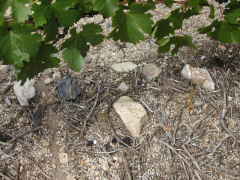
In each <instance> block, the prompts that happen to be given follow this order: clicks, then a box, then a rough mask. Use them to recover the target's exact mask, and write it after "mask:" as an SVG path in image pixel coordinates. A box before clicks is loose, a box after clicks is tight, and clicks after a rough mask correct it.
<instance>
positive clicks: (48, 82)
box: [44, 78, 53, 84]
mask: <svg viewBox="0 0 240 180" xmlns="http://www.w3.org/2000/svg"><path fill="white" fill-rule="evenodd" d="M52 81H53V79H52V78H46V79H44V84H50V83H51V82H52Z"/></svg>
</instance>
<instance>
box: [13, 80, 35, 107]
mask: <svg viewBox="0 0 240 180" xmlns="http://www.w3.org/2000/svg"><path fill="white" fill-rule="evenodd" d="M20 83H21V82H20V81H19V82H15V83H14V86H13V89H14V93H15V95H16V96H17V99H18V102H19V103H20V105H21V106H28V105H29V103H28V100H30V99H31V98H33V97H34V96H35V94H36V93H35V87H34V83H35V81H34V80H33V79H32V80H30V81H29V80H28V79H27V81H26V82H25V83H24V85H23V86H21V85H20Z"/></svg>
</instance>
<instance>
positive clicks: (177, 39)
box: [157, 35, 196, 56]
mask: <svg viewBox="0 0 240 180" xmlns="http://www.w3.org/2000/svg"><path fill="white" fill-rule="evenodd" d="M157 44H158V52H159V53H166V52H169V51H170V48H171V45H172V44H173V45H174V48H173V50H172V53H171V54H172V56H173V55H175V54H176V53H177V52H178V50H179V48H181V47H183V46H189V47H191V48H193V49H196V46H195V45H194V44H193V43H192V38H191V37H190V36H187V35H184V36H173V37H170V38H163V39H161V40H160V41H157Z"/></svg>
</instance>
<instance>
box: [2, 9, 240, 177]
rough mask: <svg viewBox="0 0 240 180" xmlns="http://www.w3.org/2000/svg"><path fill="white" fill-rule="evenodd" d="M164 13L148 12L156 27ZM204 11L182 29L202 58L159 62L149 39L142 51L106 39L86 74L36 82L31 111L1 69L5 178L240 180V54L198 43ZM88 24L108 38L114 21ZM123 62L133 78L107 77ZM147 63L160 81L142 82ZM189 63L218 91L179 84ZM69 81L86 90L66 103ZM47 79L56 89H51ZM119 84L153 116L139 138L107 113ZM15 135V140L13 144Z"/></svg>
mask: <svg viewBox="0 0 240 180" xmlns="http://www.w3.org/2000/svg"><path fill="white" fill-rule="evenodd" d="M167 12H168V9H165V8H164V7H163V6H162V5H159V6H158V9H157V10H156V12H152V13H153V14H154V20H155V21H156V20H157V19H159V18H161V17H162V16H164V15H166V14H167ZM204 12H205V15H201V16H196V17H194V18H191V19H189V20H188V21H186V22H185V23H184V26H183V33H189V34H191V35H192V36H193V38H194V42H195V43H196V45H197V46H198V50H197V51H192V50H190V49H188V48H182V49H181V50H180V52H179V53H178V54H177V55H176V56H174V57H171V56H170V55H169V54H162V55H159V54H157V51H156V49H157V47H156V45H155V44H154V40H153V39H146V40H145V41H143V42H141V43H140V44H138V45H132V44H128V43H126V44H124V45H122V44H121V43H118V42H114V41H113V40H111V39H110V40H106V41H104V42H103V43H102V44H101V45H99V46H97V47H93V48H91V50H90V52H89V53H88V55H87V57H86V58H85V60H86V63H85V66H84V68H83V69H82V71H81V72H80V73H76V72H73V71H70V70H68V68H67V65H65V64H62V65H61V67H60V68H57V69H51V70H46V71H45V72H44V73H42V74H40V75H39V76H38V77H37V78H36V89H37V95H36V96H35V97H34V98H33V99H32V100H31V101H30V105H29V106H28V107H21V106H20V105H19V103H18V101H17V99H16V97H15V95H14V92H13V82H14V81H15V80H16V73H15V72H14V70H13V69H12V67H8V68H7V69H5V70H4V71H2V70H1V72H0V82H1V86H0V95H1V96H0V130H1V131H0V132H1V133H0V173H1V174H0V179H4V178H5V179H60V180H65V179H66V180H74V179H78V180H84V179H85V180H87V179H99V180H100V179H101V180H102V179H116V180H118V179H239V178H240V146H239V134H240V112H239V109H240V61H239V57H240V47H239V46H238V45H235V44H227V45H223V44H220V43H218V42H215V41H211V40H209V39H207V38H206V37H205V36H202V35H198V34H197V31H196V29H197V27H200V26H202V25H207V24H209V23H210V22H209V21H207V20H206V19H207V16H208V13H209V9H204ZM216 13H218V12H216ZM87 22H95V23H101V25H102V26H103V28H104V33H106V34H107V33H109V32H110V31H111V28H110V23H111V21H110V20H105V21H103V19H102V17H101V16H95V17H93V18H86V19H83V20H81V21H80V22H79V23H78V24H77V25H76V26H77V27H78V28H81V24H83V23H87ZM125 61H131V62H134V63H135V64H137V65H138V68H137V69H136V71H133V72H128V73H116V72H114V71H113V70H111V67H110V66H111V65H112V64H113V63H116V62H125ZM148 63H154V64H155V65H157V66H158V67H159V68H161V74H160V76H158V77H157V78H155V79H154V80H148V79H147V78H146V77H144V76H143V75H142V67H143V65H144V64H148ZM186 63H189V64H190V65H191V66H193V67H200V68H206V69H207V70H208V71H209V72H210V74H211V76H212V78H213V80H214V82H215V83H216V90H215V91H212V92H210V91H206V90H204V89H202V88H201V87H199V86H196V85H193V86H192V87H191V83H190V82H189V81H188V80H186V79H184V78H183V77H182V75H181V69H182V68H183V66H184V64H186ZM65 77H73V78H76V79H77V80H78V82H79V86H80V89H81V91H82V93H81V95H80V96H79V97H78V98H77V99H75V100H74V101H72V102H65V101H62V100H61V99H60V97H59V96H58V94H57V92H56V90H55V87H56V85H57V83H58V80H59V79H60V78H65ZM47 78H52V79H53V81H52V82H50V83H49V84H46V79H47ZM44 81H45V83H44ZM122 82H124V83H126V84H127V85H128V86H129V87H130V90H129V91H127V92H126V93H125V94H124V95H128V96H130V97H131V98H133V99H134V100H135V101H137V102H140V103H141V104H142V105H143V106H144V107H145V109H146V110H147V112H148V117H149V119H148V121H147V122H146V123H145V125H144V127H143V129H142V133H141V135H140V137H138V138H132V137H131V136H130V134H129V132H128V131H127V129H126V128H125V127H124V125H123V123H122V121H121V119H120V118H119V116H118V115H117V114H116V112H115V111H114V110H113V108H112V107H111V105H112V102H114V101H115V100H116V99H117V98H118V97H119V96H120V95H123V94H122V93H121V92H119V91H118V90H117V87H118V86H119V85H120V84H121V83H122ZM224 94H226V98H224ZM49 95H50V96H49ZM42 105H46V109H45V111H44V115H43V118H42V120H41V127H42V129H40V130H39V131H34V132H32V131H31V130H32V129H33V127H32V125H33V119H34V117H35V116H34V114H35V112H36V110H37V109H40V107H41V106H42ZM225 106H226V107H225ZM224 109H225V110H227V112H226V114H225V116H224V117H223V116H222V111H223V110H224ZM40 119H41V118H40ZM28 131H29V132H28ZM113 131H114V132H115V133H113ZM3 132H4V133H3ZM6 133H7V134H6ZM115 135H117V138H119V139H120V140H122V141H123V142H124V143H125V144H127V146H126V145H123V144H122V143H121V142H119V141H118V140H117V139H116V137H115ZM10 136H12V137H19V138H18V139H17V140H14V139H13V140H12V141H11V142H9V141H10V140H11V137H10Z"/></svg>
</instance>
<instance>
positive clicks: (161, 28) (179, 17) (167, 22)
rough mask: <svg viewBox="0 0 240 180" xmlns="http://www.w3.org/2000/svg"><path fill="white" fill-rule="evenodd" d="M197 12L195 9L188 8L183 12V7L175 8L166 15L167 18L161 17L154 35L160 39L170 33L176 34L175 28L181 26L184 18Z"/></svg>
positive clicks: (154, 29)
mask: <svg viewBox="0 0 240 180" xmlns="http://www.w3.org/2000/svg"><path fill="white" fill-rule="evenodd" d="M197 14H199V13H198V12H196V11H195V10H193V9H188V10H187V11H185V12H182V11H181V8H178V9H175V10H173V11H172V12H171V13H169V14H168V15H167V16H166V17H165V18H166V19H161V20H159V21H157V22H156V24H155V25H154V27H153V34H154V37H155V38H156V39H157V40H160V39H162V38H163V37H166V36H169V35H170V34H172V35H174V34H175V30H176V29H179V28H181V26H182V23H183V20H184V19H188V18H189V17H191V16H193V15H197Z"/></svg>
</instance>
